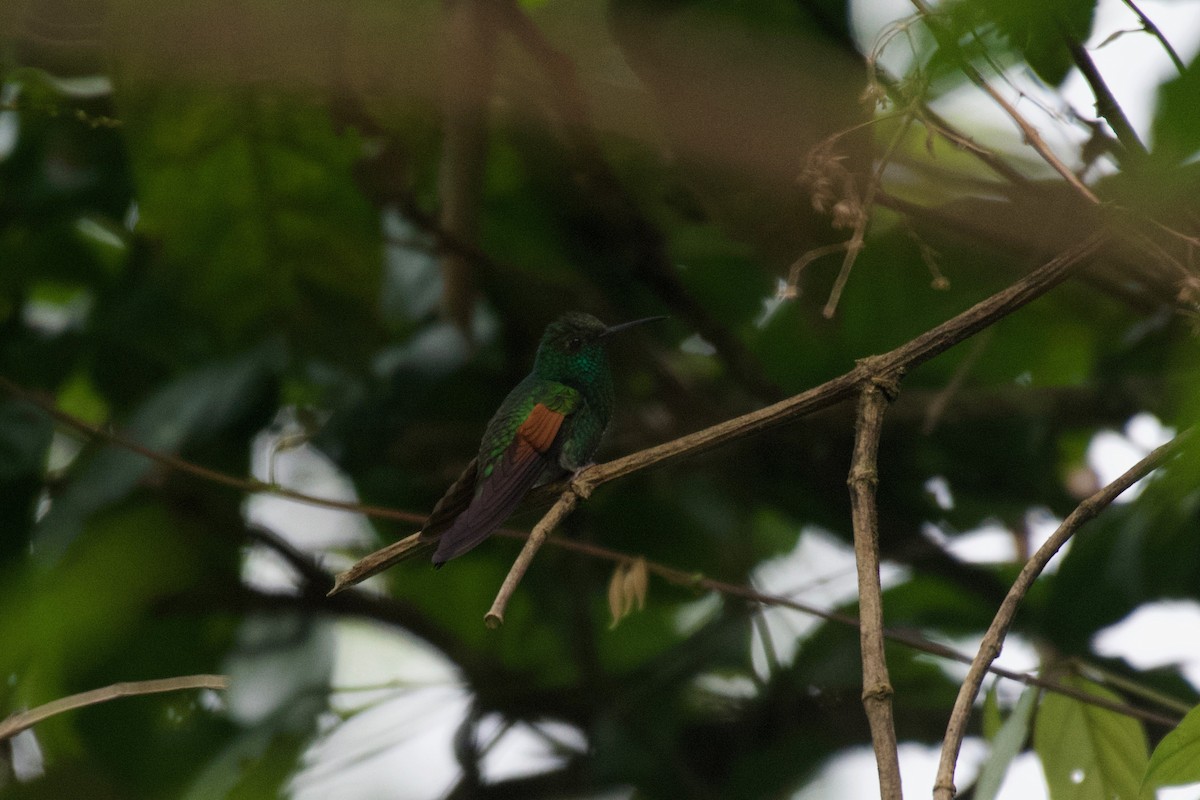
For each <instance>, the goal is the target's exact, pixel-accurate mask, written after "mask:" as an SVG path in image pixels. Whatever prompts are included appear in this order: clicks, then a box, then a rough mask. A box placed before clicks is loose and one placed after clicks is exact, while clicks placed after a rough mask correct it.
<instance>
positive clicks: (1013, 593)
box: [933, 429, 1193, 800]
mask: <svg viewBox="0 0 1200 800" xmlns="http://www.w3.org/2000/svg"><path fill="white" fill-rule="evenodd" d="M1192 435H1193V430H1192V429H1188V430H1186V431H1184V432H1183V433H1181V434H1179V435H1178V436H1176V437H1175V438H1174V439H1172V440H1171V441H1170V442H1167V443H1166V444H1164V445H1162V446H1161V447H1159V448H1157V449H1156V450H1154V451H1153V452H1151V453H1150V454H1149V455H1148V456H1146V457H1145V458H1143V459H1142V460H1141V461H1139V462H1138V463H1136V464H1134V465H1133V466H1132V467H1130V468H1129V469H1128V470H1126V471H1125V472H1124V473H1123V474H1122V475H1121V476H1120V477H1118V478H1117V479H1116V480H1114V481H1113V482H1112V483H1110V484H1108V485H1107V486H1105V487H1103V488H1101V489H1100V490H1099V491H1097V492H1095V493H1094V494H1092V495H1090V496H1089V497H1087V498H1086V499H1085V500H1084V501H1083V502H1081V503H1080V504H1079V505H1078V506H1076V507H1075V510H1074V511H1072V512H1071V513H1070V514H1069V515H1067V518H1066V519H1064V520H1063V521H1062V524H1061V525H1059V526H1058V529H1057V530H1056V531H1055V532H1054V533H1053V534H1052V535H1051V536H1050V538H1049V539H1047V540H1046V542H1045V543H1044V544H1043V545H1042V546H1041V547H1039V548H1038V550H1037V552H1036V553H1034V554H1033V557H1032V558H1030V559H1029V561H1027V562H1025V566H1024V567H1022V568H1021V572H1020V574H1019V575H1017V579H1016V580H1015V581H1014V582H1013V585H1012V588H1011V589H1009V591H1008V595H1007V596H1006V597H1005V598H1004V602H1003V603H1001V604H1000V608H999V610H998V611H997V612H996V616H995V618H994V619H993V620H992V624H991V625H990V626H988V630H987V633H986V634H985V635H984V637H983V641H982V642H981V643H980V645H979V652H978V653H977V654H976V655H975V658H974V659H973V660H972V662H971V668H970V669H969V670H968V671H967V677H966V679H965V680H964V681H963V684H962V687H961V688H960V689H959V692H958V697H957V699H956V700H955V701H954V710H953V711H952V712H951V714H950V722H949V723H948V724H947V726H946V737H945V739H944V740H943V742H942V754H941V758H940V760H939V762H938V771H937V778H936V780H935V783H934V786H933V796H934V800H953V798H954V794H955V788H954V769H955V764H956V762H957V761H958V753H959V749H960V748H961V747H962V741H963V737H964V736H965V735H966V731H967V721H968V719H969V718H970V715H971V708H972V706H973V705H974V703H975V697H976V696H977V695H978V694H979V687H980V686H981V685H982V684H983V676H984V675H985V674H986V673H987V668H988V666H989V665H991V663H992V662H993V661H995V660H996V657H997V656H999V655H1000V650H1001V648H1002V647H1003V646H1004V637H1005V636H1006V635H1007V634H1008V629H1009V627H1010V626H1011V625H1012V621H1013V618H1014V617H1015V616H1016V613H1017V606H1019V605H1020V603H1021V600H1022V599H1023V598H1024V597H1025V593H1026V592H1028V591H1029V588H1030V587H1031V586H1032V585H1033V582H1034V581H1035V580H1036V579H1037V577H1038V575H1040V574H1041V573H1042V570H1043V569H1045V567H1046V564H1047V563H1049V561H1050V559H1051V558H1052V557H1053V556H1054V554H1055V553H1057V552H1058V551H1059V550H1061V549H1062V546H1063V545H1065V544H1066V543H1067V541H1068V540H1069V539H1070V538H1071V537H1072V536H1074V535H1075V532H1076V531H1078V530H1079V529H1080V528H1081V527H1082V526H1083V525H1084V523H1086V522H1088V521H1089V520H1091V519H1092V518H1094V517H1095V516H1096V515H1097V514H1099V513H1100V512H1101V511H1103V510H1104V509H1105V508H1107V507H1108V505H1109V504H1110V503H1112V501H1113V500H1116V499H1117V497H1118V496H1120V495H1121V493H1122V492H1124V491H1125V490H1126V489H1128V488H1129V487H1130V486H1132V485H1133V484H1135V483H1137V482H1138V481H1139V480H1141V479H1142V478H1144V477H1146V476H1147V475H1149V474H1150V473H1151V472H1152V471H1154V470H1155V469H1157V468H1158V467H1160V466H1162V464H1163V463H1164V462H1166V461H1167V459H1169V458H1170V457H1171V456H1173V455H1174V454H1175V453H1176V452H1177V451H1178V450H1179V449H1180V448H1181V447H1182V446H1183V444H1184V443H1185V442H1186V441H1187V440H1188V439H1190V438H1191V437H1192Z"/></svg>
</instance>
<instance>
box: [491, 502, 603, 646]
mask: <svg viewBox="0 0 1200 800" xmlns="http://www.w3.org/2000/svg"><path fill="white" fill-rule="evenodd" d="M588 493H590V490H581V489H576V488H575V487H574V486H571V487H569V488H568V489H567V491H565V492H563V493H562V495H561V496H559V498H558V502H557V503H555V504H554V505H553V506H551V507H550V510H549V511H547V512H546V515H545V516H544V517H542V518H541V520H539V521H538V524H537V525H535V526H534V527H533V531H532V532H531V533H530V534H529V538H528V539H526V540H525V546H524V547H522V548H521V552H520V554H518V555H517V560H516V561H514V562H513V565H512V567H510V568H509V570H508V575H506V576H505V577H504V583H502V584H501V585H500V591H499V592H497V593H496V599H495V600H494V601H493V602H492V607H491V608H490V609H488V612H487V614H486V615H485V616H484V618H483V621H484V623H485V624H486V625H487V626H488V627H489V628H499V627H500V626H501V625H503V624H504V610H505V609H506V608H508V601H509V599H510V598H511V597H512V594H513V592H515V591H516V590H517V584H519V583H520V582H521V578H523V577H525V570H527V569H529V565H530V563H532V561H533V557H534V556H535V555H537V551H538V550H539V549H541V546H542V545H543V544H545V542H546V537H547V536H549V535H550V531H552V530H554V528H555V527H557V526H558V524H559V523H560V522H562V521H563V520H564V519H565V518H566V517H567V515H568V514H570V513H571V512H572V511H573V510H574V509H575V505H576V504H577V503H578V502H579V498H580V497H585V496H586V495H587V494H588Z"/></svg>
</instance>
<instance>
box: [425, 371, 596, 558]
mask: <svg viewBox="0 0 1200 800" xmlns="http://www.w3.org/2000/svg"><path fill="white" fill-rule="evenodd" d="M564 388H565V387H564ZM547 399H548V400H549V401H550V403H551V405H556V406H558V407H559V408H564V409H565V408H566V407H568V405H573V404H564V403H562V402H561V401H560V399H559V398H558V397H555V398H547ZM566 416H567V414H566V413H564V411H555V410H552V409H551V408H550V407H549V406H547V405H545V404H543V403H538V404H537V405H535V406H534V407H533V410H532V411H531V412H529V416H528V417H526V419H525V421H524V422H523V423H521V425H520V426H519V427H518V428H517V432H516V436H514V437H513V441H512V444H510V445H509V446H508V448H507V449H506V450H505V451H504V454H503V455H502V456H501V457H500V460H499V462H498V463H497V465H496V467H495V469H494V470H493V471H492V473H491V475H489V476H488V477H487V478H486V479H484V480H483V482H482V488H481V489H480V491H479V492H478V494H476V495H475V498H474V499H473V500H472V501H471V504H470V505H469V506H468V507H467V510H466V511H464V512H463V513H461V514H459V515H458V518H457V519H455V521H454V524H453V525H451V526H450V528H449V529H448V530H446V532H445V533H443V534H442V535H441V537H440V539H439V541H438V548H437V552H436V553H434V556H433V563H434V564H438V565H441V564H443V563H445V562H447V561H449V560H450V559H452V558H457V557H458V556H461V555H462V554H463V553H465V552H467V551H468V550H470V549H471V548H473V547H475V545H477V544H479V543H480V542H482V541H483V540H484V539H486V538H487V537H488V535H489V534H490V533H491V532H492V531H494V530H495V529H496V528H498V527H499V526H500V525H501V523H503V522H504V520H506V519H508V517H509V515H510V514H512V512H513V511H514V510H516V508H517V506H518V505H520V503H521V499H522V498H523V497H524V496H525V494H526V493H527V492H528V491H529V489H530V487H532V486H533V483H534V481H536V480H537V477H538V475H540V474H541V472H542V470H543V469H544V468H545V466H546V464H547V463H548V461H549V460H550V454H552V453H553V452H556V450H557V448H556V446H555V440H556V439H557V438H558V435H559V432H560V431H561V430H562V424H563V420H564V419H566Z"/></svg>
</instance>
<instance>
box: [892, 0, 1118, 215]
mask: <svg viewBox="0 0 1200 800" xmlns="http://www.w3.org/2000/svg"><path fill="white" fill-rule="evenodd" d="M911 2H912V4H913V6H914V7H915V8H916V9H917V12H918V13H919V14H920V15H921V17H922V19H924V20H925V24H926V25H927V26H928V28H929V31H930V33H932V34H933V37H934V38H935V39H936V40H937V42H938V46H939V47H941V48H943V49H945V50H946V51H947V52H948V53H953V54H955V55H956V56H957V58H958V62H959V68H960V69H961V70H962V71H963V74H964V75H966V76H967V80H969V81H971V83H973V84H975V85H976V86H978V87H979V88H980V89H981V90H983V92H984V93H985V94H986V95H987V96H988V97H990V98H992V101H993V102H994V103H995V104H996V105H998V106H1000V108H1001V109H1002V110H1003V111H1004V113H1005V114H1007V115H1008V117H1009V119H1011V120H1012V121H1013V122H1014V123H1015V124H1016V126H1017V128H1019V129H1020V131H1021V136H1022V137H1023V138H1024V140H1025V142H1026V144H1028V145H1029V146H1030V147H1032V148H1033V149H1034V150H1035V151H1037V154H1038V155H1039V156H1041V157H1042V160H1043V161H1045V162H1046V163H1047V164H1049V165H1050V167H1051V168H1052V169H1053V170H1054V171H1055V172H1057V173H1058V174H1059V175H1061V176H1062V178H1063V180H1065V181H1066V182H1067V183H1069V184H1070V185H1071V186H1072V187H1074V189H1075V191H1076V192H1078V193H1079V195H1080V196H1081V197H1083V199H1085V200H1087V201H1088V202H1089V203H1092V204H1096V205H1098V204H1099V203H1100V198H1099V197H1097V196H1096V195H1095V193H1094V192H1092V190H1091V189H1089V188H1088V187H1087V184H1085V183H1084V182H1083V181H1081V180H1080V179H1079V176H1077V175H1076V174H1075V173H1074V172H1072V171H1071V169H1070V168H1069V167H1068V166H1067V165H1066V164H1064V163H1063V161H1062V159H1060V158H1059V157H1058V156H1057V155H1055V154H1054V151H1053V150H1051V149H1050V147H1049V146H1048V145H1047V144H1046V142H1045V140H1043V139H1042V135H1041V133H1039V132H1038V129H1037V128H1035V127H1034V126H1033V125H1032V124H1031V123H1030V122H1029V120H1027V119H1025V117H1024V116H1022V115H1021V112H1020V111H1017V109H1016V106H1014V105H1013V104H1012V103H1010V102H1008V100H1006V99H1005V98H1004V95H1002V94H1000V92H999V91H997V90H996V88H995V87H994V86H992V85H991V84H990V83H988V82H987V80H986V79H985V78H984V77H983V75H982V74H981V73H980V72H979V70H977V69H975V67H974V66H973V65H972V64H971V63H970V62H969V61H967V59H966V58H964V57H962V54H961V52H960V51H959V48H958V44H957V42H956V41H955V40H954V39H953V37H952V36H950V35H949V34H948V33H947V32H946V30H945V29H944V28H943V27H942V25H941V23H939V22H938V21H937V19H936V15H935V12H934V10H933V9H932V8H930V7H929V5H928V4H927V3H926V2H925V0H911Z"/></svg>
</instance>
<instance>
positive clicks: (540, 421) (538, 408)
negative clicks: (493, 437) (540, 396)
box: [516, 403, 564, 461]
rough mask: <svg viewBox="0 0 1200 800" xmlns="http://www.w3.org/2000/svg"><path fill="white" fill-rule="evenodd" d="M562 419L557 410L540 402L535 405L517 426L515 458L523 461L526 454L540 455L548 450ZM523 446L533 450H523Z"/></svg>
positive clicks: (556, 434)
mask: <svg viewBox="0 0 1200 800" xmlns="http://www.w3.org/2000/svg"><path fill="white" fill-rule="evenodd" d="M563 419H564V417H563V415H562V414H559V413H558V412H557V411H551V410H550V409H549V408H547V407H546V406H544V405H542V404H541V403H538V404H537V405H535V406H534V407H533V410H532V411H530V412H529V416H528V417H526V418H525V421H524V422H522V423H521V425H520V427H518V428H517V447H518V449H517V453H516V456H517V459H518V460H521V461H523V460H524V459H525V458H527V457H528V456H531V455H535V454H536V455H541V454H543V453H545V452H546V451H547V450H549V449H550V446H551V445H552V444H554V437H555V436H558V429H559V428H561V427H562V423H563ZM524 448H531V449H532V450H533V451H534V452H533V453H526V452H523V450H524Z"/></svg>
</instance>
